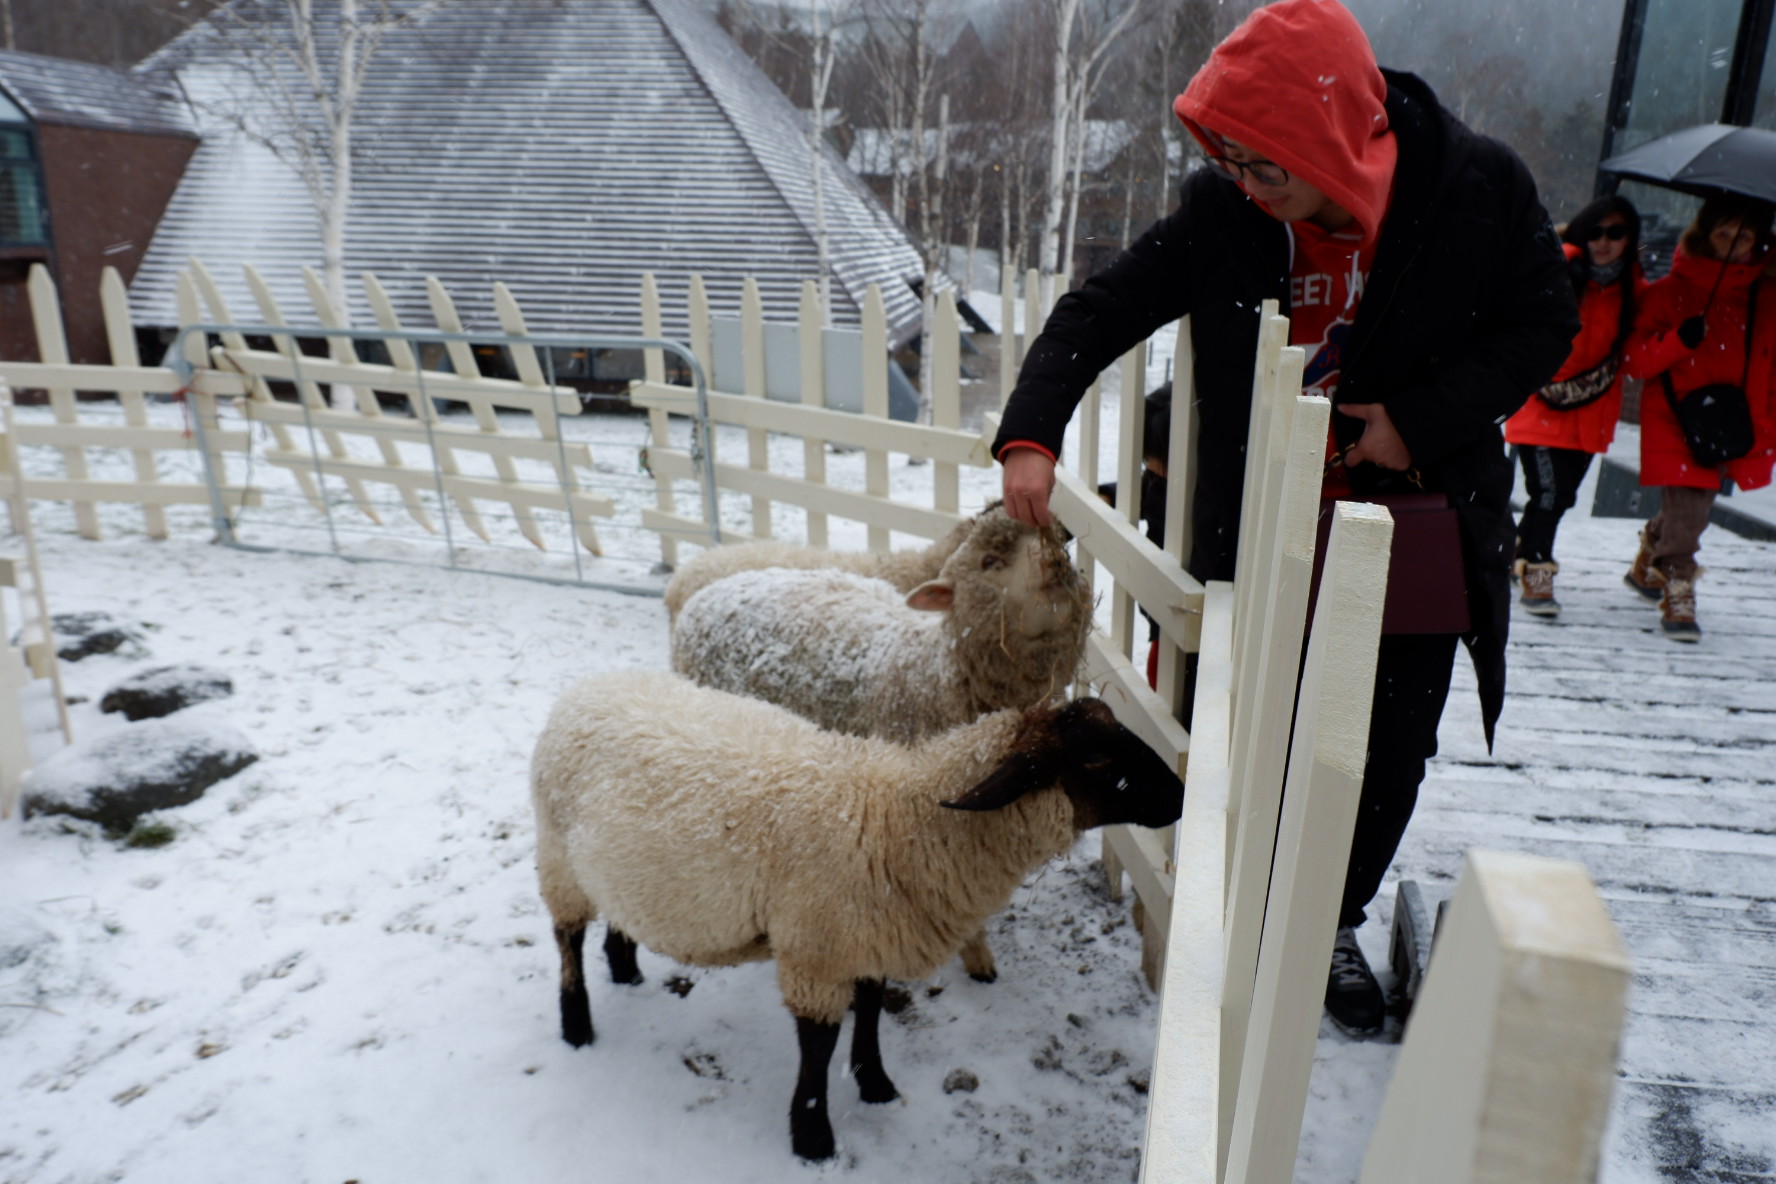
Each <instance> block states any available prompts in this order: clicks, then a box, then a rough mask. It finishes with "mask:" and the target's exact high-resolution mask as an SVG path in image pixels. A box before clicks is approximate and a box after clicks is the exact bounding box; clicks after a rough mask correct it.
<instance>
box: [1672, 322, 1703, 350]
mask: <svg viewBox="0 0 1776 1184" xmlns="http://www.w3.org/2000/svg"><path fill="white" fill-rule="evenodd" d="M1707 335H1708V322H1706V321H1704V320H1703V319H1702V318H1701V317H1700V316H1694V317H1691V318H1690V319H1689V320H1687V321H1685V322H1684V323H1683V324H1681V325H1679V326H1678V327H1677V339H1678V340H1679V341H1681V342H1683V343H1684V348H1686V349H1695V348H1696V347H1697V346H1698V345H1701V344H1702V339H1703V338H1704V337H1706V336H1707Z"/></svg>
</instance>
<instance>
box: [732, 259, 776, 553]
mask: <svg viewBox="0 0 1776 1184" xmlns="http://www.w3.org/2000/svg"><path fill="white" fill-rule="evenodd" d="M740 369H741V373H742V375H743V379H742V381H743V383H744V389H743V390H742V391H741V393H742V394H744V395H745V396H746V397H747V398H749V399H763V398H764V397H765V302H764V297H762V296H761V295H760V294H759V286H758V281H757V280H756V279H754V278H753V277H752V276H747V277H746V282H745V284H744V286H743V287H742V288H741V292H740ZM746 463H747V465H748V466H749V467H751V469H752V471H753V472H755V473H766V472H769V471H770V469H771V452H770V448H769V440H768V439H767V437H766V435H765V430H764V429H763V428H747V429H746ZM752 537H753V538H755V539H768V538H770V537H771V502H770V499H769V498H765V497H761V496H759V495H758V494H754V495H753V497H752Z"/></svg>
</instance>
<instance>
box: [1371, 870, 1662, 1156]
mask: <svg viewBox="0 0 1776 1184" xmlns="http://www.w3.org/2000/svg"><path fill="white" fill-rule="evenodd" d="M1631 975H1632V967H1631V965H1630V963H1629V960H1628V952H1627V950H1626V949H1625V948H1624V947H1623V945H1622V940H1621V938H1620V936H1619V935H1618V934H1617V933H1616V930H1615V927H1614V926H1613V925H1612V924H1611V923H1610V919H1609V915H1608V914H1607V913H1606V912H1605V911H1604V908H1603V902H1602V901H1601V900H1599V899H1598V897H1597V893H1596V891H1595V890H1594V889H1593V888H1592V886H1591V881H1590V878H1589V877H1588V876H1587V875H1586V874H1585V869H1584V868H1583V867H1581V866H1579V865H1578V864H1576V863H1571V862H1568V861H1565V860H1547V859H1538V858H1536V857H1534V856H1528V855H1520V854H1516V853H1509V854H1507V853H1504V852H1497V851H1473V852H1470V853H1469V855H1468V859H1467V866H1466V868H1465V869H1464V871H1463V874H1462V877H1461V881H1460V883H1459V884H1458V885H1457V887H1456V890H1455V896H1454V898H1453V900H1452V902H1451V904H1450V910H1449V915H1448V917H1447V918H1446V920H1445V922H1444V926H1443V931H1442V933H1441V935H1440V936H1439V937H1438V940H1437V952H1436V956H1435V957H1434V958H1433V959H1432V961H1431V966H1430V972H1429V974H1428V975H1427V976H1426V978H1425V982H1424V986H1423V987H1422V988H1421V990H1420V993H1419V997H1418V1000H1417V1002H1416V1003H1415V1005H1414V1008H1413V1016H1412V1023H1411V1024H1410V1025H1409V1026H1408V1028H1407V1030H1406V1040H1405V1044H1404V1046H1403V1047H1402V1048H1401V1049H1400V1057H1399V1061H1398V1063H1397V1064H1396V1066H1395V1069H1394V1076H1393V1080H1392V1081H1391V1082H1390V1084H1389V1086H1388V1092H1387V1097H1386V1100H1385V1101H1384V1102H1383V1104H1382V1109H1381V1116H1380V1118H1379V1119H1378V1120H1377V1122H1376V1127H1375V1134H1374V1136H1373V1137H1372V1138H1371V1140H1370V1143H1369V1150H1368V1154H1367V1155H1366V1156H1365V1158H1364V1161H1363V1174H1362V1177H1361V1179H1362V1184H1408V1182H1416V1181H1420V1180H1431V1179H1435V1180H1437V1181H1440V1182H1443V1181H1446V1182H1447V1184H1507V1182H1508V1184H1565V1182H1566V1181H1577V1180H1595V1179H1596V1178H1597V1173H1598V1167H1599V1158H1600V1156H1599V1146H1600V1143H1601V1140H1602V1138H1603V1132H1604V1126H1605V1123H1606V1122H1607V1120H1608V1118H1609V1110H1610V1094H1611V1090H1612V1088H1613V1087H1614V1085H1615V1081H1616V1049H1617V1045H1618V1042H1619V1040H1620V1039H1621V1032H1622V1020H1623V1017H1624V1015H1625V1013H1626V1009H1627V1000H1628V985H1629V981H1630V978H1631Z"/></svg>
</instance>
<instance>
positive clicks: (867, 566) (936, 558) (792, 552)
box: [666, 502, 1005, 623]
mask: <svg viewBox="0 0 1776 1184" xmlns="http://www.w3.org/2000/svg"><path fill="white" fill-rule="evenodd" d="M988 515H993V516H997V517H999V518H1004V517H1005V511H1004V509H1003V508H1002V507H1001V506H1000V504H999V503H998V502H992V503H990V504H989V505H988V506H987V508H986V509H984V510H982V511H981V514H980V515H978V516H977V517H985V516H988ZM976 520H977V519H976V518H964V519H963V520H962V521H961V522H958V523H957V524H956V526H955V528H954V529H952V530H951V531H950V532H949V533H948V534H946V535H944V536H943V537H942V538H941V539H938V540H936V541H935V542H933V543H931V544H930V545H929V546H926V547H922V548H919V549H918V550H909V551H829V550H827V549H826V548H825V547H809V546H803V545H800V544H796V543H780V542H775V541H771V540H760V541H758V542H751V543H735V544H734V545H732V546H727V547H711V548H709V549H707V550H705V551H701V552H699V553H697V554H696V555H694V556H692V557H691V558H690V559H688V560H686V561H685V562H684V563H683V564H682V565H680V567H679V569H678V570H677V571H675V572H674V573H672V578H671V579H670V580H668V581H667V582H666V614H667V619H668V620H669V621H671V622H673V623H676V622H677V621H678V614H679V611H680V610H681V609H683V608H684V605H685V601H687V600H689V599H690V598H691V597H692V596H694V595H696V594H697V593H698V592H700V591H701V590H702V589H704V588H706V587H708V586H709V585H710V584H713V583H715V581H717V580H719V579H723V578H725V577H727V576H731V575H733V574H735V573H736V572H742V571H758V570H760V569H761V568H766V567H788V568H798V569H802V570H807V569H811V568H825V569H831V570H835V571H849V572H855V573H856V574H858V575H860V576H874V577H875V578H876V579H879V580H887V581H888V582H889V583H890V584H893V585H894V586H895V587H896V588H898V589H899V590H900V591H902V592H911V591H912V590H913V589H914V588H917V587H918V586H919V585H920V584H923V583H924V582H925V581H926V580H929V579H934V578H936V576H937V573H938V569H939V568H941V567H942V566H943V563H944V560H946V559H948V558H949V557H950V556H951V555H952V554H954V553H955V550H956V548H957V547H959V546H961V545H962V540H963V539H965V538H967V537H968V535H969V532H971V531H972V530H973V529H974V525H975V522H976Z"/></svg>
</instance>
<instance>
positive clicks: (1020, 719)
mask: <svg viewBox="0 0 1776 1184" xmlns="http://www.w3.org/2000/svg"><path fill="white" fill-rule="evenodd" d="M531 792H532V796H533V799H534V804H535V807H536V818H537V872H538V879H539V881H540V883H541V886H542V895H543V900H544V902H545V903H546V904H547V905H548V908H549V914H550V917H551V918H552V919H553V921H554V929H555V940H556V944H557V945H558V946H559V948H560V951H561V988H560V1002H561V1034H562V1037H563V1039H565V1040H566V1041H567V1042H568V1043H569V1044H572V1045H574V1046H576V1047H578V1046H580V1045H584V1044H587V1043H589V1042H590V1041H591V1040H592V1039H593V1035H594V1032H593V1027H592V1016H591V1010H590V1006H589V1003H588V999H587V993H586V982H585V967H584V963H583V958H582V950H583V947H584V943H585V936H586V927H587V925H588V924H589V923H590V922H591V921H593V920H594V919H596V918H598V917H602V918H604V920H605V922H606V925H607V933H606V936H605V941H604V951H605V955H606V959H607V961H608V963H609V966H610V972H611V978H612V981H614V982H618V983H634V982H639V981H641V976H640V974H639V971H638V970H637V967H636V960H635V948H636V944H637V943H638V942H639V943H640V944H643V945H646V946H647V947H649V948H650V949H652V950H654V951H655V952H657V953H660V954H663V955H665V956H667V957H670V958H673V959H676V960H678V961H680V962H685V963H690V964H693V965H699V966H723V965H733V964H736V963H740V962H751V961H760V960H764V959H770V958H775V959H776V961H777V982H778V986H779V989H780V990H781V991H782V994H783V1001H784V1003H785V1005H786V1006H787V1007H788V1008H789V1010H790V1012H791V1013H792V1014H793V1015H794V1016H795V1021H796V1034H797V1038H798V1041H799V1043H800V1051H801V1071H800V1074H799V1076H798V1079H797V1083H796V1088H795V1094H794V1098H793V1101H792V1102H791V1105H790V1138H791V1146H792V1147H793V1149H794V1151H795V1153H796V1154H797V1155H800V1156H802V1157H803V1158H806V1159H824V1158H827V1157H828V1156H830V1155H831V1154H832V1153H833V1136H832V1127H831V1124H830V1123H829V1122H828V1120H827V1113H826V1079H827V1067H828V1063H829V1062H830V1060H831V1057H832V1052H833V1049H834V1047H835V1046H836V1045H837V1042H838V1034H839V1023H840V1021H841V1019H843V1017H844V1014H845V1011H846V1009H847V1008H850V1007H853V1006H854V1007H855V1010H856V1012H857V1022H856V1028H855V1031H854V1033H853V1039H852V1046H851V1072H852V1075H853V1076H855V1077H856V1078H857V1081H858V1085H859V1087H860V1089H861V1092H862V1096H863V1099H864V1100H865V1101H866V1102H886V1101H890V1100H892V1099H893V1098H895V1097H897V1096H898V1093H897V1091H896V1090H895V1087H894V1084H893V1082H891V1081H890V1080H889V1079H888V1075H887V1073H886V1072H884V1070H883V1068H882V1062H881V1054H880V1049H879V1046H878V1043H877V1020H878V1018H879V1015H880V1008H881V997H882V984H883V980H884V979H887V978H890V977H892V978H898V979H909V980H916V979H920V978H924V977H926V976H927V975H929V974H931V973H932V971H934V970H935V969H936V968H937V966H938V965H940V964H941V963H942V962H943V960H944V959H945V958H947V957H948V956H949V954H950V952H951V951H952V950H954V949H955V948H956V944H957V943H958V942H959V941H961V940H962V938H963V937H964V936H965V935H967V934H969V933H971V932H974V931H975V930H976V929H978V928H979V926H980V925H981V923H982V922H983V921H984V920H985V919H986V918H987V917H988V916H990V915H991V914H992V913H994V912H995V911H997V910H998V909H1000V908H1002V907H1004V905H1005V903H1006V902H1007V901H1008V900H1009V899H1010V897H1011V894H1012V892H1013V891H1014V890H1015V889H1016V888H1017V886H1018V885H1019V884H1020V883H1022V882H1023V880H1024V879H1025V877H1027V876H1028V875H1029V874H1030V872H1032V871H1033V870H1035V869H1036V868H1037V867H1039V866H1041V864H1043V863H1044V862H1046V861H1047V860H1049V859H1051V858H1053V857H1054V856H1055V855H1058V854H1061V853H1062V852H1065V851H1066V850H1068V849H1069V848H1070V847H1071V846H1072V845H1073V843H1074V841H1075V840H1076V839H1077V837H1078V835H1079V833H1080V832H1081V831H1083V830H1084V829H1086V828H1088V827H1094V826H1100V825H1105V824H1109V823H1132V824H1136V825H1141V826H1164V825H1167V824H1169V823H1171V822H1173V821H1175V820H1176V819H1177V817H1178V814H1179V811H1180V809H1181V808H1182V805H1183V797H1184V786H1183V782H1182V781H1180V780H1179V778H1178V776H1177V773H1176V772H1175V771H1174V770H1173V769H1172V768H1171V767H1169V766H1168V764H1167V763H1166V762H1165V761H1164V760H1162V759H1161V758H1160V757H1159V756H1157V755H1156V754H1155V753H1154V752H1153V751H1152V750H1151V749H1150V748H1148V747H1147V745H1146V744H1145V743H1143V742H1142V741H1141V740H1140V739H1139V738H1138V737H1136V736H1135V735H1134V734H1133V733H1132V732H1130V731H1128V730H1127V729H1126V728H1124V727H1122V726H1121V725H1120V724H1118V723H1117V722H1116V720H1115V717H1114V716H1113V715H1112V714H1111V713H1110V709H1109V708H1108V707H1106V706H1105V705H1104V704H1103V703H1102V702H1100V701H1098V700H1095V699H1081V700H1078V701H1076V702H1073V703H1068V704H1064V705H1063V704H1055V703H1044V704H1042V705H1039V706H1036V707H1033V708H1030V709H1029V710H1026V711H1009V710H1008V711H1001V712H996V713H993V714H991V715H987V716H984V717H982V718H981V719H979V720H977V721H975V722H973V723H970V724H966V725H964V726H962V727H959V728H957V729H955V730H954V731H951V732H949V733H947V734H945V735H943V736H939V737H934V738H932V739H930V740H927V741H924V742H921V743H919V744H917V745H912V746H905V745H900V744H896V743H893V742H891V741H887V740H881V739H873V738H865V737H856V736H846V735H841V734H838V733H834V732H829V731H823V730H821V729H820V728H818V727H816V726H815V725H814V724H813V723H811V722H809V721H808V720H805V719H802V718H801V717H799V716H797V715H794V714H792V713H791V712H789V711H786V710H784V709H782V708H779V707H775V706H772V705H771V704H768V703H762V702H760V701H758V700H756V699H748V698H743V697H741V696H737V695H731V694H727V693H725V692H722V691H716V690H710V689H707V688H703V687H698V686H696V685H694V684H692V683H690V682H688V681H685V680H683V679H680V678H676V677H674V676H672V675H670V674H666V673H663V672H659V671H628V672H622V673H616V674H609V675H605V676H602V677H599V678H595V679H591V680H588V681H585V682H582V683H580V684H578V685H577V686H575V687H573V688H571V689H570V690H569V691H568V692H567V693H566V694H564V695H563V696H562V697H561V699H560V700H559V701H558V702H557V703H556V705H555V709H554V711H553V712H552V713H551V715H550V717H549V722H548V725H547V727H546V728H545V729H544V731H543V734H542V736H541V738H540V739H539V740H538V741H537V746H536V752H535V755H534V757H533V758H532V764H531Z"/></svg>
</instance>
